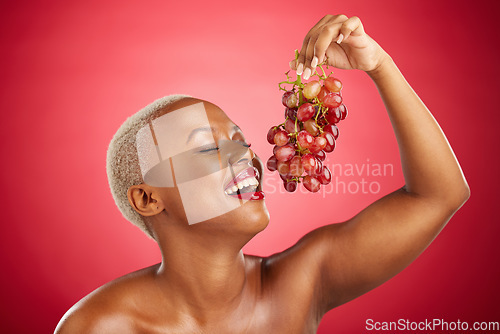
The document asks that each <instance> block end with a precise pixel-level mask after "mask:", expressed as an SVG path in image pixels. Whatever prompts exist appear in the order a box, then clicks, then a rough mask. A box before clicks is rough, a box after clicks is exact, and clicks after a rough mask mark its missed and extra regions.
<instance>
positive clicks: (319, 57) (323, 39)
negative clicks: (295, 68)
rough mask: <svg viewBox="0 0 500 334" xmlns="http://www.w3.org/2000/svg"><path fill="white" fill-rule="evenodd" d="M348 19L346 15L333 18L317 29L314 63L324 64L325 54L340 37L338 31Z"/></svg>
mask: <svg viewBox="0 0 500 334" xmlns="http://www.w3.org/2000/svg"><path fill="white" fill-rule="evenodd" d="M347 20H348V17H347V16H346V15H344V14H340V15H335V16H331V17H330V19H329V20H328V21H325V22H324V24H323V26H321V27H319V28H318V29H317V32H318V34H317V36H316V41H315V44H314V56H313V64H311V66H313V67H315V66H314V63H316V62H317V63H322V62H323V61H324V60H325V54H326V50H327V48H328V46H329V45H330V44H331V42H332V41H333V38H335V37H337V36H338V31H339V29H340V27H341V26H342V23H343V22H345V21H347Z"/></svg>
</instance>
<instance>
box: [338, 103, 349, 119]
mask: <svg viewBox="0 0 500 334" xmlns="http://www.w3.org/2000/svg"><path fill="white" fill-rule="evenodd" d="M339 109H340V114H341V116H340V120H343V119H345V118H346V117H347V108H346V106H345V105H344V104H343V103H342V104H341V105H340V106H339Z"/></svg>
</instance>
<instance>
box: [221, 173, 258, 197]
mask: <svg viewBox="0 0 500 334" xmlns="http://www.w3.org/2000/svg"><path fill="white" fill-rule="evenodd" d="M258 184H259V181H257V179H256V178H255V177H250V178H247V179H245V180H243V181H241V182H238V184H236V185H234V186H232V187H231V188H229V189H227V190H226V194H228V195H233V194H235V193H236V192H237V191H238V189H240V190H241V189H243V188H245V187H249V186H257V185H258Z"/></svg>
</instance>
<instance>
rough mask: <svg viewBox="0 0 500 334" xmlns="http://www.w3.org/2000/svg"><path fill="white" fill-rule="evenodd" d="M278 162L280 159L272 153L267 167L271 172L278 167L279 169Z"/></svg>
mask: <svg viewBox="0 0 500 334" xmlns="http://www.w3.org/2000/svg"><path fill="white" fill-rule="evenodd" d="M277 163H278V160H277V159H276V157H275V156H274V155H272V156H271V157H270V158H269V159H268V160H267V163H266V165H267V169H269V170H270V171H271V172H274V171H275V170H276V169H278V168H277V167H276V165H277Z"/></svg>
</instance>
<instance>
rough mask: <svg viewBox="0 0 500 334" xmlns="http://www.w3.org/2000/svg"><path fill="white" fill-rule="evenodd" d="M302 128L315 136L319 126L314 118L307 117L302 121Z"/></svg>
mask: <svg viewBox="0 0 500 334" xmlns="http://www.w3.org/2000/svg"><path fill="white" fill-rule="evenodd" d="M304 129H305V130H306V131H307V132H309V133H310V134H311V135H312V136H317V135H318V134H319V128H318V125H317V124H316V121H315V120H314V119H312V118H311V119H308V120H307V121H305V122H304Z"/></svg>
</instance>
